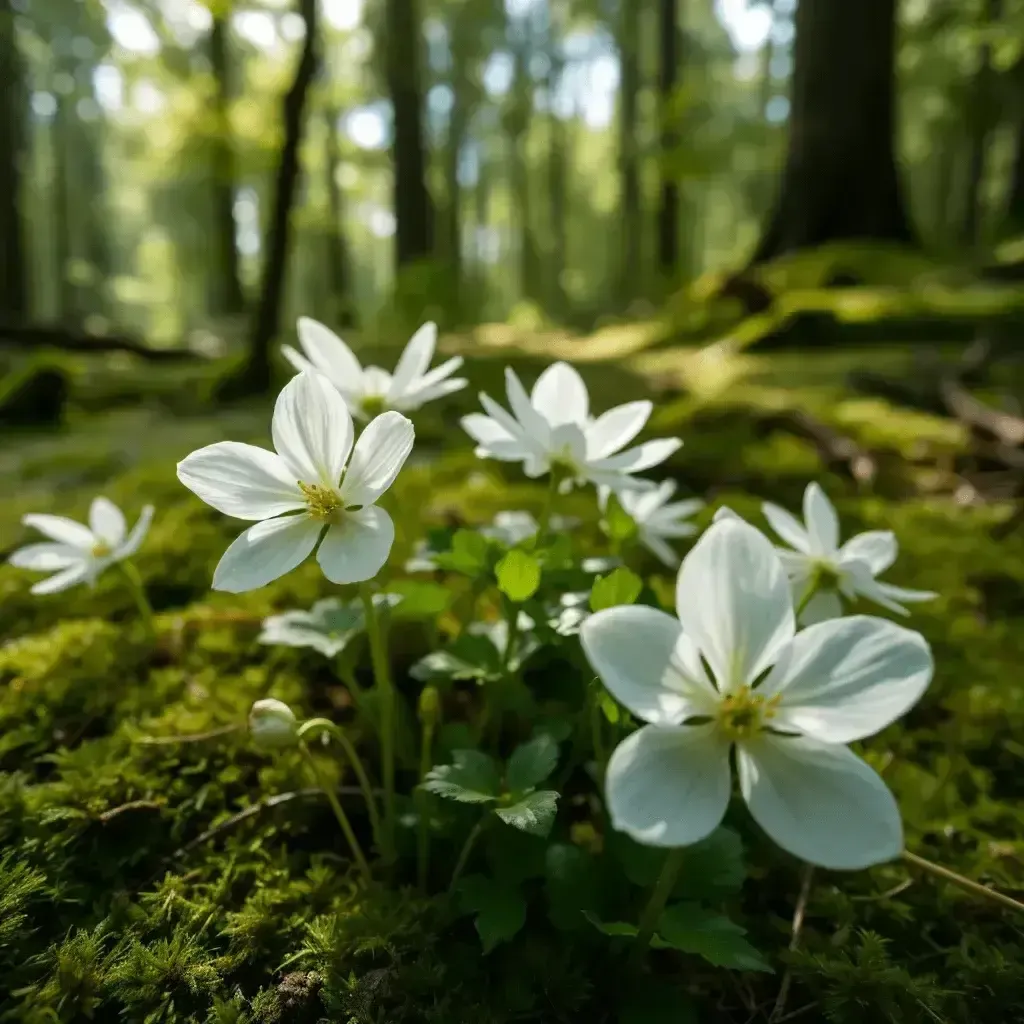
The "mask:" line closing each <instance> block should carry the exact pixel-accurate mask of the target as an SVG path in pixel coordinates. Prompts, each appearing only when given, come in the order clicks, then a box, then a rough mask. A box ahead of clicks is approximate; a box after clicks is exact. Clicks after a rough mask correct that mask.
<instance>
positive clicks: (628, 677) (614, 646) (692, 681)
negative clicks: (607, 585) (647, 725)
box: [580, 605, 718, 725]
mask: <svg viewBox="0 0 1024 1024" xmlns="http://www.w3.org/2000/svg"><path fill="white" fill-rule="evenodd" d="M682 635H683V631H682V627H681V626H680V625H679V622H678V620H676V619H675V618H673V617H672V616H671V615H666V614H665V613H664V612H659V611H657V610H655V609H654V608H646V607H643V606H642V605H623V606H620V607H618V608H608V609H605V610H604V611H600V612H596V613H595V614H594V615H591V616H590V618H588V619H587V621H586V622H585V623H584V624H583V626H582V628H581V629H580V641H581V643H582V644H583V652H584V653H585V654H586V656H587V660H588V661H589V662H590V664H591V667H592V668H593V669H594V671H595V672H596V673H597V674H598V676H600V678H601V681H602V682H603V683H604V685H605V686H606V687H607V688H608V691H609V693H611V695H612V696H613V697H614V698H615V699H616V700H617V701H619V703H620V704H622V705H624V706H625V707H626V708H628V709H629V710H630V711H631V712H632V713H633V714H634V715H636V716H637V717H638V718H642V719H643V720H644V721H645V722H651V723H652V724H655V725H679V724H680V723H682V722H683V721H685V720H686V719H687V718H692V717H694V716H696V715H707V714H712V713H714V711H715V709H716V707H717V704H718V699H717V696H716V694H715V691H714V689H713V688H712V687H711V684H710V683H709V682H708V681H707V680H706V679H704V680H703V681H702V680H701V679H699V678H693V677H692V676H691V675H690V674H689V673H687V672H686V671H685V667H684V665H683V664H682V663H681V661H680V659H679V658H677V657H676V656H675V651H676V645H677V644H678V643H679V641H680V639H681V638H682Z"/></svg>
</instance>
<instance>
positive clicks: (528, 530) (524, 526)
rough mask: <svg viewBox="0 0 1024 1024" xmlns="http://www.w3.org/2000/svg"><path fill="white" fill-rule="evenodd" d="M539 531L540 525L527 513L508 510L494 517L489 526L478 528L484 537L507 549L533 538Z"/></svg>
mask: <svg viewBox="0 0 1024 1024" xmlns="http://www.w3.org/2000/svg"><path fill="white" fill-rule="evenodd" d="M539 529H540V524H539V523H538V522H537V520H536V519H534V518H533V516H531V515H530V513H529V512H525V511H522V510H511V509H510V510H508V511H505V512H499V513H498V514H497V515H496V516H495V517H494V522H492V523H491V524H490V526H483V527H481V528H480V533H481V534H482V535H483V536H484V537H490V538H491V539H492V540H496V541H500V542H501V543H502V544H504V545H506V546H507V547H510V548H512V547H515V546H516V545H517V544H521V543H522V542H523V541H524V540H527V539H528V538H530V537H534V536H536V534H537V531H538V530H539Z"/></svg>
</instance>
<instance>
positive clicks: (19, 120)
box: [0, 0, 29, 319]
mask: <svg viewBox="0 0 1024 1024" xmlns="http://www.w3.org/2000/svg"><path fill="white" fill-rule="evenodd" d="M24 103H25V94H24V76H23V73H22V63H21V55H20V53H19V52H18V43H17V39H16V37H15V27H14V7H13V6H12V4H11V0H0V313H2V315H4V316H5V317H8V318H11V319H21V318H23V317H25V316H27V315H28V312H29V282H28V256H27V253H26V251H25V236H24V226H23V224H22V221H21V212H22V211H21V200H22V194H21V183H22V178H21V157H22V149H23V146H22V143H23V129H24V121H25V117H24V114H25V110H24Z"/></svg>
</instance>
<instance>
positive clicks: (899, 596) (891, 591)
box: [878, 581, 939, 604]
mask: <svg viewBox="0 0 1024 1024" xmlns="http://www.w3.org/2000/svg"><path fill="white" fill-rule="evenodd" d="M878 588H879V590H881V591H882V593H883V594H885V596H886V597H888V598H889V599H890V600H893V601H906V602H907V603H908V604H916V603H917V602H918V601H934V600H935V598H937V597H938V596H939V595H938V594H936V593H935V592H934V591H933V590H908V589H907V588H906V587H896V586H893V584H891V583H882V582H881V581H878Z"/></svg>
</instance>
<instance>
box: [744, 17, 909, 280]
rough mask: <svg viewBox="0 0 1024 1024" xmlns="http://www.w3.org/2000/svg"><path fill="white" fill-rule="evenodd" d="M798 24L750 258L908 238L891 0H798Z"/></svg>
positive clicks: (755, 260) (894, 28)
mask: <svg viewBox="0 0 1024 1024" xmlns="http://www.w3.org/2000/svg"><path fill="white" fill-rule="evenodd" d="M795 26H796V40H795V43H794V54H793V59H794V65H793V82H792V87H791V113H790V124H789V145H788V150H787V155H786V166H785V170H784V172H783V176H782V188H781V192H780V195H779V197H778V199H777V201H776V205H775V210H774V213H773V214H772V216H771V218H770V219H769V222H768V225H767V228H766V230H765V232H764V234H763V235H762V238H761V241H760V244H759V245H758V247H757V250H756V252H755V254H754V257H753V262H754V263H759V262H763V261H765V260H769V259H772V258H773V257H776V256H779V255H782V254H783V253H788V252H793V251H795V250H798V249H805V248H811V247H813V246H817V245H822V244H824V243H827V242H837V241H847V240H851V241H852V240H873V241H879V242H895V243H914V242H915V241H916V238H915V234H914V231H913V229H912V227H911V224H910V220H909V217H908V214H907V210H906V207H905V205H904V201H903V194H902V191H901V188H900V183H899V178H898V174H897V170H896V159H895V152H894V138H893V137H894V134H895V131H894V121H895V117H894V93H895V77H896V76H895V56H896V0H857V2H856V3H851V2H849V0H800V3H799V4H798V5H797V9H796V19H795Z"/></svg>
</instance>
